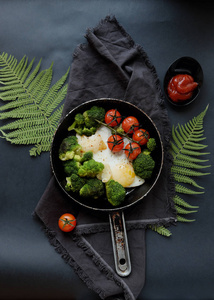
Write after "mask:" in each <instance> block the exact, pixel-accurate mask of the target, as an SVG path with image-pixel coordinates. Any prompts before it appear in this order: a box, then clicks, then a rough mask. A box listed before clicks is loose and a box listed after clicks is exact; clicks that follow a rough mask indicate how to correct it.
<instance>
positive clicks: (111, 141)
mask: <svg viewBox="0 0 214 300" xmlns="http://www.w3.org/2000/svg"><path fill="white" fill-rule="evenodd" d="M107 144H108V147H109V149H110V150H111V151H112V152H119V151H121V150H122V149H123V147H124V141H123V138H122V137H121V136H120V135H117V134H113V135H111V136H110V137H109V138H108V141H107Z"/></svg>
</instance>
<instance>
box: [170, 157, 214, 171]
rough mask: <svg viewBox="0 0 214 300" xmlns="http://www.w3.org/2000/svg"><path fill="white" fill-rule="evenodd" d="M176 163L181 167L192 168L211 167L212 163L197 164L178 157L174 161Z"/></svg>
mask: <svg viewBox="0 0 214 300" xmlns="http://www.w3.org/2000/svg"><path fill="white" fill-rule="evenodd" d="M174 164H175V165H177V166H180V167H186V168H190V169H204V168H209V167H210V165H206V166H205V165H201V164H196V163H192V162H189V161H188V160H182V159H176V160H175V161H174Z"/></svg>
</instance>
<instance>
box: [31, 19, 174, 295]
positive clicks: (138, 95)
mask: <svg viewBox="0 0 214 300" xmlns="http://www.w3.org/2000/svg"><path fill="white" fill-rule="evenodd" d="M86 38H87V43H86V44H84V45H80V46H78V47H77V49H76V51H75V53H74V56H73V61H72V66H71V71H70V77H69V84H68V91H67V97H66V100H65V105H64V111H63V115H62V118H63V117H64V116H65V115H66V114H67V113H68V112H69V111H70V110H71V109H73V108H74V107H76V106H77V105H79V104H81V103H84V102H85V101H88V100H91V99H97V98H116V99H121V100H125V101H128V102H131V103H133V104H135V105H137V106H138V107H140V108H141V109H142V110H144V111H145V112H146V113H147V114H148V115H149V116H150V117H151V118H152V120H153V121H154V122H155V124H156V126H157V128H158V130H159V132H160V134H161V136H162V140H163V145H164V150H165V151H164V156H165V157H164V165H163V169H162V173H161V176H160V178H159V179H158V182H157V183H156V185H155V187H154V188H153V189H152V191H151V192H150V193H149V194H148V195H147V196H146V197H145V198H144V201H142V202H140V203H139V204H138V205H137V206H136V207H134V208H133V209H132V210H130V211H129V212H128V213H126V211H125V219H126V227H127V232H128V240H129V248H130V257H131V264H132V272H131V274H130V275H129V276H128V277H124V278H123V277H120V276H118V275H117V274H116V272H115V267H114V259H113V252H112V244H111V236H110V232H109V230H110V228H109V222H108V219H104V218H102V217H99V216H96V215H94V214H90V213H89V212H86V211H84V210H82V209H81V208H80V207H78V206H77V205H76V204H74V203H73V202H72V201H71V200H70V199H68V198H67V196H66V195H64V193H63V191H62V190H61V189H60V188H59V186H58V184H57V183H56V181H55V179H54V177H52V178H51V180H50V182H49V184H48V186H47V188H46V190H45V192H44V194H43V195H42V197H41V199H40V201H39V203H38V205H37V207H36V209H35V214H36V215H37V216H38V217H39V218H40V219H41V220H42V222H43V223H44V226H45V228H46V232H47V235H48V237H49V240H50V242H51V244H52V245H53V246H54V247H55V248H56V250H57V252H58V253H60V254H61V256H62V258H63V259H65V261H66V262H67V263H68V264H69V265H71V266H72V267H73V268H74V270H75V271H76V273H77V274H78V275H79V277H80V278H81V279H82V280H83V281H84V282H85V283H86V284H87V286H88V287H89V288H90V289H92V290H94V291H95V292H96V293H97V294H99V296H100V298H101V299H136V298H137V296H138V295H139V293H140V291H141V289H142V288H143V286H144V281H145V250H146V248H145V228H146V226H147V225H149V224H157V225H169V224H171V223H173V222H175V219H176V213H175V210H174V206H173V201H172V198H173V195H174V183H173V180H172V179H171V177H170V167H171V164H172V160H171V158H170V155H169V153H168V148H169V141H170V132H171V129H170V124H169V120H168V115H167V111H166V108H165V106H164V99H163V95H162V92H161V88H160V84H159V80H158V77H157V74H156V71H155V68H154V67H153V65H152V64H151V63H150V61H149V59H148V57H147V55H146V53H145V52H144V50H143V49H142V47H140V46H138V45H136V44H135V43H134V41H133V40H132V38H131V37H130V36H129V35H128V34H127V33H126V32H125V30H124V29H123V28H122V26H121V25H119V23H118V21H117V20H116V18H115V17H109V16H107V17H106V18H105V19H104V20H101V21H100V23H99V25H98V26H97V27H96V28H94V29H89V30H87V33H86ZM65 212H71V213H73V214H75V216H76V217H77V226H76V228H75V229H74V230H73V231H72V232H71V233H68V234H65V233H63V232H61V231H60V230H59V229H58V225H57V223H58V218H59V216H60V215H61V214H63V213H65Z"/></svg>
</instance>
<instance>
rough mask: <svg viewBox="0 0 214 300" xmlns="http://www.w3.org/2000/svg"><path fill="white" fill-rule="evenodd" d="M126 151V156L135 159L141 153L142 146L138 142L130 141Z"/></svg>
mask: <svg viewBox="0 0 214 300" xmlns="http://www.w3.org/2000/svg"><path fill="white" fill-rule="evenodd" d="M124 151H125V154H126V156H127V157H128V158H129V159H132V160H133V159H135V158H136V157H137V156H138V155H139V154H140V153H141V148H140V146H139V145H138V144H137V143H129V144H127V145H126V147H125V149H124Z"/></svg>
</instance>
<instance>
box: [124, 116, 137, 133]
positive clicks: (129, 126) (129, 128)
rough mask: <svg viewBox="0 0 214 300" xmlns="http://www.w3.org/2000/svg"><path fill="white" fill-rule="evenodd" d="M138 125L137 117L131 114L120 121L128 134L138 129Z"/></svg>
mask: <svg viewBox="0 0 214 300" xmlns="http://www.w3.org/2000/svg"><path fill="white" fill-rule="evenodd" d="M139 125H140V124H139V122H138V119H137V118H135V117H133V116H129V117H127V118H125V119H124V120H123V122H122V128H123V130H124V131H125V132H126V133H128V134H129V133H133V132H134V131H135V130H138V128H139Z"/></svg>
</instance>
